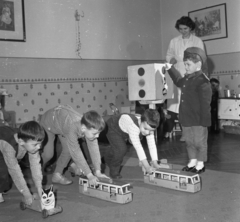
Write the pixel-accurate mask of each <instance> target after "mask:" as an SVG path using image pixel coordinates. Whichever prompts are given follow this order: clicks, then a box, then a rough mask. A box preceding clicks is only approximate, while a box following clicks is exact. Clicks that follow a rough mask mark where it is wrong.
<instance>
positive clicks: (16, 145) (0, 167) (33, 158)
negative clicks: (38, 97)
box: [0, 121, 45, 205]
mask: <svg viewBox="0 0 240 222" xmlns="http://www.w3.org/2000/svg"><path fill="white" fill-rule="evenodd" d="M44 136H45V133H44V130H43V128H42V127H41V126H40V125H39V124H38V123H37V122H35V121H28V122H26V123H24V124H22V125H21V126H20V127H19V129H15V128H11V127H9V126H1V127H0V203H2V202H4V199H3V196H2V194H3V193H4V192H6V191H8V190H10V189H11V186H12V180H13V182H14V184H15V185H16V187H17V189H18V190H19V191H20V193H22V195H23V196H24V198H25V203H26V204H27V205H31V204H32V201H33V199H34V197H33V195H32V194H31V192H30V190H29V188H28V186H27V183H26V181H25V179H24V176H23V173H22V171H21V168H20V166H19V164H18V161H19V160H21V159H22V158H23V157H24V156H25V154H26V153H27V154H28V156H29V162H30V169H31V172H32V177H33V180H34V183H35V186H36V188H37V192H38V195H39V197H40V198H41V196H42V178H43V176H42V169H41V164H40V160H41V158H40V155H39V149H40V148H41V143H42V141H43V139H44ZM9 174H10V176H11V178H12V180H11V178H10V176H9Z"/></svg>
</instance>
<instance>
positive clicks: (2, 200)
mask: <svg viewBox="0 0 240 222" xmlns="http://www.w3.org/2000/svg"><path fill="white" fill-rule="evenodd" d="M2 202H4V199H3V196H2V193H0V203H2Z"/></svg>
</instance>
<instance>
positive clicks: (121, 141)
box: [105, 109, 161, 179]
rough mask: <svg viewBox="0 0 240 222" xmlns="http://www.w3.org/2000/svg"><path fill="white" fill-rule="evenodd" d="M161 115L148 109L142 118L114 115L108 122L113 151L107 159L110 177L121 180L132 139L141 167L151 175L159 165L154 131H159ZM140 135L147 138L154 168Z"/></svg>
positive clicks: (130, 115)
mask: <svg viewBox="0 0 240 222" xmlns="http://www.w3.org/2000/svg"><path fill="white" fill-rule="evenodd" d="M159 121H160V115H159V113H158V111H157V110H154V109H147V110H145V111H144V113H143V114H142V116H141V117H137V116H135V115H133V114H118V115H113V116H112V117H110V119H108V120H107V122H106V123H107V126H108V131H107V138H108V141H109V143H110V145H111V146H110V147H111V150H110V151H109V152H108V154H107V156H106V157H105V162H106V164H107V165H108V167H109V168H110V177H111V178H113V179H120V178H122V176H121V175H120V167H121V164H122V162H123V158H124V156H125V154H126V152H127V144H126V140H128V139H129V138H130V140H131V143H132V145H133V147H134V148H135V149H136V151H137V155H138V158H139V160H140V165H142V166H143V167H144V169H145V171H146V172H147V173H151V172H152V171H153V170H154V168H160V167H161V166H160V165H158V163H157V161H158V154H157V148H156V143H155V138H154V131H155V130H156V129H157V127H158V125H159ZM140 135H142V136H146V139H147V143H148V147H149V151H150V156H151V158H152V164H153V167H152V166H150V165H149V163H148V161H147V158H146V155H145V152H144V149H143V147H142V144H141V141H140V137H139V136H140Z"/></svg>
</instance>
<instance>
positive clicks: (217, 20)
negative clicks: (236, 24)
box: [188, 3, 228, 41]
mask: <svg viewBox="0 0 240 222" xmlns="http://www.w3.org/2000/svg"><path fill="white" fill-rule="evenodd" d="M188 16H189V17H190V18H191V19H192V20H193V21H194V22H195V25H196V27H195V35H196V36H198V37H199V38H201V39H202V40H203V41H209V40H215V39H222V38H227V37H228V31H227V9H226V3H223V4H219V5H215V6H211V7H206V8H202V9H198V10H195V11H190V12H189V13H188Z"/></svg>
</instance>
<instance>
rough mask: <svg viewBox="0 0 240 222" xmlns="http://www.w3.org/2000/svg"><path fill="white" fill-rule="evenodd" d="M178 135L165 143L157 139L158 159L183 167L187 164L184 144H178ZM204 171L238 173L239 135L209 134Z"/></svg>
mask: <svg viewBox="0 0 240 222" xmlns="http://www.w3.org/2000/svg"><path fill="white" fill-rule="evenodd" d="M179 139H180V135H176V136H175V137H172V139H171V140H169V141H166V140H162V139H161V138H159V139H158V154H159V159H162V158H166V159H168V161H169V162H170V163H173V164H180V165H185V164H187V163H188V156H187V151H186V148H185V143H184V142H180V141H179ZM205 166H206V169H211V170H216V171H223V172H231V173H237V174H239V173H240V135H235V134H227V133H225V132H223V131H221V132H220V133H218V134H216V133H209V136H208V161H207V163H205Z"/></svg>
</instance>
